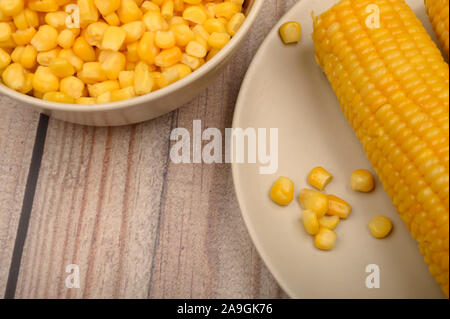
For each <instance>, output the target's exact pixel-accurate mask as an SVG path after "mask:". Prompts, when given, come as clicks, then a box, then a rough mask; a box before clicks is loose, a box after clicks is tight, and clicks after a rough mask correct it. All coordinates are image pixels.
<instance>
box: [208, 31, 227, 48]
mask: <svg viewBox="0 0 450 319" xmlns="http://www.w3.org/2000/svg"><path fill="white" fill-rule="evenodd" d="M228 42H230V35H229V34H228V33H225V32H213V33H212V34H211V35H210V36H209V38H208V44H209V45H210V46H211V47H212V48H214V49H219V50H220V49H222V48H223V47H224V46H225V45H227V43H228Z"/></svg>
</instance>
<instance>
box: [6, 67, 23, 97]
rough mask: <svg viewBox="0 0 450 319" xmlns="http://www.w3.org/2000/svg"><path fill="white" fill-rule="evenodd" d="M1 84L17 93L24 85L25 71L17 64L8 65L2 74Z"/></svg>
mask: <svg viewBox="0 0 450 319" xmlns="http://www.w3.org/2000/svg"><path fill="white" fill-rule="evenodd" d="M2 79H3V82H4V83H5V85H6V86H8V87H9V88H11V89H13V90H16V91H19V90H21V89H22V88H23V87H24V85H25V71H24V69H23V66H22V65H21V64H19V63H12V64H10V65H8V66H7V67H6V69H5V71H3V74H2Z"/></svg>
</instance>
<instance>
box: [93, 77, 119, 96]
mask: <svg viewBox="0 0 450 319" xmlns="http://www.w3.org/2000/svg"><path fill="white" fill-rule="evenodd" d="M118 89H120V85H119V82H117V81H112V80H108V81H104V82H99V83H95V84H90V85H88V92H89V95H90V96H92V97H99V96H100V95H102V94H103V93H105V92H112V91H114V90H118Z"/></svg>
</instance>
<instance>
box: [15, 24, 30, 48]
mask: <svg viewBox="0 0 450 319" xmlns="http://www.w3.org/2000/svg"><path fill="white" fill-rule="evenodd" d="M35 35H36V29H35V28H33V27H30V28H28V29H25V30H17V31H16V32H14V33H13V34H12V38H13V40H14V42H15V44H16V45H25V44H28V43H30V42H31V40H32V39H33V37H34V36H35Z"/></svg>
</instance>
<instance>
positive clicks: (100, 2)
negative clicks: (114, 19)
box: [94, 0, 120, 16]
mask: <svg viewBox="0 0 450 319" xmlns="http://www.w3.org/2000/svg"><path fill="white" fill-rule="evenodd" d="M94 3H95V6H96V7H97V9H98V11H100V13H101V14H102V15H104V16H105V15H108V14H110V13H113V12H114V11H116V10H117V9H119V7H120V0H95V1H94Z"/></svg>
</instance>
